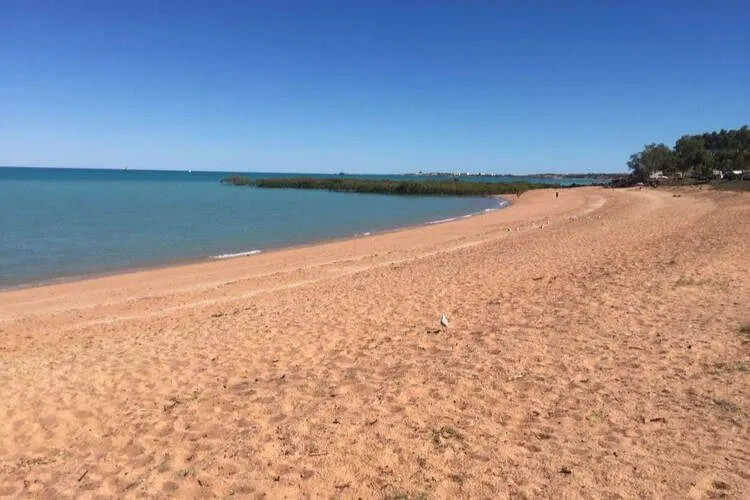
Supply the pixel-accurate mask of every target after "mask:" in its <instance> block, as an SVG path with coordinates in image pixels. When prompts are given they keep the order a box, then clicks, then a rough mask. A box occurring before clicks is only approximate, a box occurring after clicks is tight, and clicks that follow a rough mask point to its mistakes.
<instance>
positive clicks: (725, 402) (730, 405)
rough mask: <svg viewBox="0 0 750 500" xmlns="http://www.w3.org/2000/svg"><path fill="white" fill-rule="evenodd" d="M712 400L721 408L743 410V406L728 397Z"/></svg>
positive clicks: (732, 410) (733, 410) (734, 410)
mask: <svg viewBox="0 0 750 500" xmlns="http://www.w3.org/2000/svg"><path fill="white" fill-rule="evenodd" d="M712 401H713V403H714V404H715V405H716V406H718V407H719V408H721V409H722V410H724V411H731V412H736V411H741V410H742V408H740V407H739V406H737V405H736V404H734V403H732V402H731V401H729V400H728V399H722V398H714V399H713V400H712Z"/></svg>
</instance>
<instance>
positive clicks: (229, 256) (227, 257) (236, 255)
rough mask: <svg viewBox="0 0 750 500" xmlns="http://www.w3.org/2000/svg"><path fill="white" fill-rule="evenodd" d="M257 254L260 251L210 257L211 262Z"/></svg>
mask: <svg viewBox="0 0 750 500" xmlns="http://www.w3.org/2000/svg"><path fill="white" fill-rule="evenodd" d="M259 253H260V250H250V251H249V252H238V253H223V254H221V255H213V256H211V259H213V260H223V259H234V258H237V257H247V256H248V255H257V254H259Z"/></svg>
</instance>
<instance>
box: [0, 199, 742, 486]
mask: <svg viewBox="0 0 750 500" xmlns="http://www.w3.org/2000/svg"><path fill="white" fill-rule="evenodd" d="M675 195H679V196H675ZM749 248H750V195H748V194H743V193H722V192H714V191H700V190H687V189H684V190H679V191H654V190H646V189H644V190H607V189H601V188H580V189H573V190H564V191H562V192H561V195H560V198H559V199H555V196H554V192H552V191H534V192H529V193H526V194H524V195H523V196H522V197H521V198H519V199H518V200H516V201H515V203H514V205H513V206H511V207H510V208H507V209H505V210H501V211H497V212H494V213H489V214H485V215H481V216H475V217H472V218H468V219H462V220H459V221H456V222H450V223H445V224H439V225H433V226H423V227H418V228H412V229H408V230H404V231H397V232H392V233H384V234H377V235H373V236H369V237H363V238H358V239H353V240H347V241H339V242H332V243H326V244H321V245H314V246H308V247H301V248H295V249H289V250H283V251H278V252H272V253H268V254H261V255H256V256H252V257H247V258H239V259H233V260H228V261H222V262H210V263H202V264H194V265H189V266H177V267H170V268H165V269H158V270H151V271H144V272H136V273H128V274H122V275H118V276H111V277H105V278H98V279H92V280H84V281H78V282H72V283H65V284H59V285H53V286H45V287H38V288H30V289H25V290H16V291H9V292H4V293H0V495H18V496H25V495H33V496H39V497H47V498H50V497H55V496H63V495H67V496H71V495H74V496H89V497H95V496H117V497H136V496H144V495H146V496H160V497H165V496H179V497H185V496H188V497H210V496H227V495H233V494H234V495H237V496H259V495H261V494H266V495H267V496H268V497H271V498H278V497H288V498H296V497H301V496H307V497H342V498H357V497H362V498H371V497H375V498H383V497H389V496H392V497H396V496H398V495H407V496H408V497H409V498H421V496H425V497H435V498H448V497H451V498H454V497H472V498H476V497H484V498H503V497H509V496H512V497H523V496H527V497H551V498H560V497H579V496H584V497H607V498H617V497H621V496H622V497H671V498H686V497H687V498H706V497H711V496H720V495H726V496H728V497H735V498H742V497H744V498H747V497H748V496H750V372H749V370H750V333H742V331H741V330H742V328H741V327H742V326H743V325H750V288H749V285H750V255H749V254H748V249H749ZM443 313H445V314H446V316H447V317H448V320H449V327H448V328H447V329H443V328H441V327H440V325H439V318H440V315H441V314H443ZM402 498H403V496H402Z"/></svg>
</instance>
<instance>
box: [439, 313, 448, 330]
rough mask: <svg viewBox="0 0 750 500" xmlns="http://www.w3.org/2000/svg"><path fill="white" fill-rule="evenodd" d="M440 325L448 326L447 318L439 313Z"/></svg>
mask: <svg viewBox="0 0 750 500" xmlns="http://www.w3.org/2000/svg"><path fill="white" fill-rule="evenodd" d="M440 326H442V327H443V328H448V318H446V317H445V314H441V315H440Z"/></svg>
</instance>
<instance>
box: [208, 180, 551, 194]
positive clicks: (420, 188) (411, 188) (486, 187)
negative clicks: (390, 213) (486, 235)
mask: <svg viewBox="0 0 750 500" xmlns="http://www.w3.org/2000/svg"><path fill="white" fill-rule="evenodd" d="M221 182H222V183H224V184H230V185H233V186H256V187H259V188H276V189H282V188H283V189H322V190H326V191H339V192H346V193H377V194H396V195H412V196H418V195H423V196H492V195H501V194H521V193H523V192H524V191H528V190H530V189H540V188H559V187H560V186H559V185H558V184H542V183H533V182H475V181H461V180H458V179H453V180H424V181H422V180H391V179H360V178H355V177H329V178H312V177H270V178H264V179H256V180H253V179H250V178H249V177H245V176H242V175H232V176H229V177H226V178H224V179H222V181H221Z"/></svg>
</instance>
